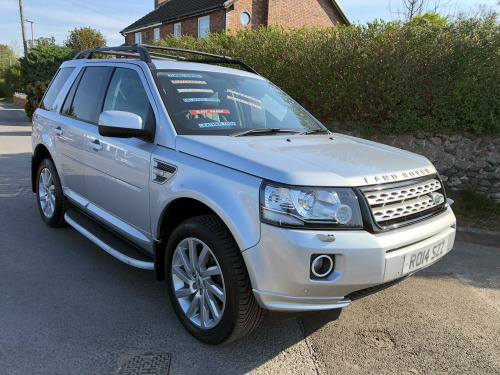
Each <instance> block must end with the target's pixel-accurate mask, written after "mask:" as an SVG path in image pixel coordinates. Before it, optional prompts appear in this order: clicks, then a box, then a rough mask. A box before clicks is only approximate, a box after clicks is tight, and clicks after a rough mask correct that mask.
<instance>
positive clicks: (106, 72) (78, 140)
mask: <svg viewBox="0 0 500 375" xmlns="http://www.w3.org/2000/svg"><path fill="white" fill-rule="evenodd" d="M110 74H111V68H108V67H87V68H83V69H82V70H81V72H80V73H79V75H78V77H77V79H76V80H75V81H74V83H73V85H72V86H71V89H70V90H69V92H68V95H67V96H66V98H65V100H64V102H63V104H62V108H61V114H60V122H59V124H57V127H56V128H55V130H54V131H55V132H56V134H57V136H56V141H55V142H56V149H57V150H58V153H59V155H58V156H59V157H58V159H60V160H61V169H62V171H63V173H62V174H63V176H64V184H65V186H64V187H65V194H66V195H67V196H68V198H70V200H71V201H72V202H73V203H74V204H77V205H79V206H80V207H84V206H85V205H86V197H87V192H86V187H85V172H86V171H85V169H86V168H85V163H86V161H85V136H86V133H87V128H88V126H89V124H90V123H92V122H95V121H96V119H95V118H96V108H97V102H98V99H99V95H103V93H104V90H105V87H106V86H105V83H106V82H107V81H108V79H109V76H110Z"/></svg>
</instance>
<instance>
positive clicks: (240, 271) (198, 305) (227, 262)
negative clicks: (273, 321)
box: [165, 215, 262, 345]
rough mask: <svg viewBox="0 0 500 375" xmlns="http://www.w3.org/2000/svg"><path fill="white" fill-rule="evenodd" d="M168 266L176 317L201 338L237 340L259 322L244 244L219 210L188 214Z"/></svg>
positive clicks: (174, 236) (171, 244) (172, 239)
mask: <svg viewBox="0 0 500 375" xmlns="http://www.w3.org/2000/svg"><path fill="white" fill-rule="evenodd" d="M165 272H166V275H165V276H166V277H165V278H166V280H167V284H168V293H169V297H170V300H171V302H172V306H173V308H174V311H175V313H176V314H177V317H178V318H179V320H180V321H181V323H182V324H183V325H184V327H185V328H186V329H187V330H188V331H189V333H191V334H192V335H193V336H194V337H195V338H197V339H198V340H200V341H202V342H204V343H206V344H210V345H217V344H222V343H229V342H231V341H234V340H237V339H239V338H241V337H243V336H244V335H246V334H247V333H249V332H250V331H252V330H253V329H254V328H255V327H256V326H257V325H258V324H259V322H260V320H261V317H262V309H261V308H260V306H259V305H258V304H257V301H256V300H255V298H254V296H253V292H252V288H251V284H250V280H249V278H248V274H247V270H246V267H245V264H244V262H243V257H242V256H241V253H240V250H239V248H238V246H237V245H236V242H235V241H234V238H233V237H232V235H231V233H230V232H229V230H228V229H227V227H226V226H225V225H224V223H223V222H222V221H221V220H220V219H219V218H218V217H217V216H215V215H206V216H200V217H196V218H193V219H189V220H186V221H185V222H183V223H182V224H180V225H179V226H178V227H177V228H176V229H175V231H174V232H173V233H172V236H171V237H170V240H169V241H168V245H167V256H166V257H165Z"/></svg>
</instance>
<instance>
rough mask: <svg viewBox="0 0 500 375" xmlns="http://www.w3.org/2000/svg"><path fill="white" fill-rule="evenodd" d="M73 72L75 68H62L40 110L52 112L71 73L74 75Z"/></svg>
mask: <svg viewBox="0 0 500 375" xmlns="http://www.w3.org/2000/svg"><path fill="white" fill-rule="evenodd" d="M73 70H75V68H61V69H59V70H58V71H57V73H56V75H55V76H54V78H53V79H52V82H51V84H50V86H49V88H48V90H47V92H46V93H45V96H44V97H43V99H42V102H41V103H40V108H42V109H45V110H47V111H50V109H51V108H52V106H53V105H54V102H55V101H56V99H57V96H58V95H59V93H60V92H61V90H62V88H63V86H64V84H65V83H66V81H67V80H68V78H69V76H70V75H71V73H73Z"/></svg>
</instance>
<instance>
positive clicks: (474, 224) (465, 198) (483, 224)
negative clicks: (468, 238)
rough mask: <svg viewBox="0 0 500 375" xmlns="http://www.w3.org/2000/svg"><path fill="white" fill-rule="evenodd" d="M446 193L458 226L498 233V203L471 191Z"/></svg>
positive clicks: (499, 205) (499, 225)
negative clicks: (452, 201)
mask: <svg viewBox="0 0 500 375" xmlns="http://www.w3.org/2000/svg"><path fill="white" fill-rule="evenodd" d="M447 193H448V196H449V197H450V198H451V199H453V200H454V201H455V203H454V204H453V206H452V209H453V212H455V215H456V216H457V222H458V225H459V226H464V227H471V228H478V229H485V230H492V231H497V232H500V203H497V202H495V201H494V200H493V199H490V198H488V197H486V196H484V195H482V194H479V193H477V192H476V191H475V190H472V189H468V190H463V191H448V192H447Z"/></svg>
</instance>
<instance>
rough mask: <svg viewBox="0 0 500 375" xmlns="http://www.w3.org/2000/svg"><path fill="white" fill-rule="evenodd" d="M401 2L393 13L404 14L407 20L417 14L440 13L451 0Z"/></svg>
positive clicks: (409, 0)
mask: <svg viewBox="0 0 500 375" xmlns="http://www.w3.org/2000/svg"><path fill="white" fill-rule="evenodd" d="M401 2H402V4H401V5H400V6H398V8H397V10H396V11H395V12H393V13H396V14H398V15H400V16H403V17H404V19H405V20H407V21H409V20H412V19H413V18H414V17H415V16H419V15H422V14H424V13H429V12H430V13H438V12H439V10H440V9H442V8H443V7H445V6H446V5H448V4H449V3H450V0H435V1H432V2H431V1H430V0H401ZM389 9H390V5H389ZM391 12H392V10H391Z"/></svg>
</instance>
